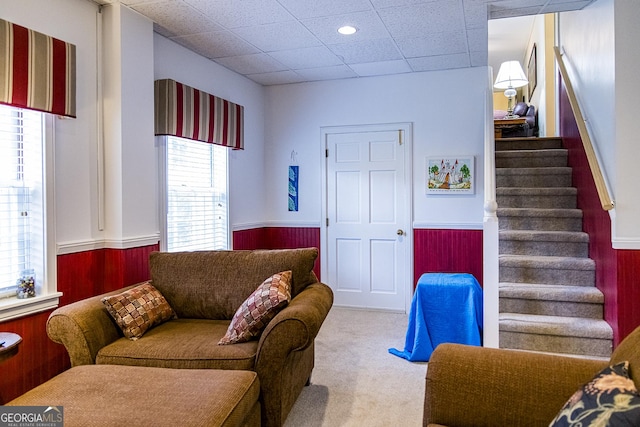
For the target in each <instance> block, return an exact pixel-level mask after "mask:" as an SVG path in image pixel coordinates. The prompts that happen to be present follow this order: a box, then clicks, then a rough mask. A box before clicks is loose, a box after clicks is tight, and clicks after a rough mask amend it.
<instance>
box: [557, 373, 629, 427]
mask: <svg viewBox="0 0 640 427" xmlns="http://www.w3.org/2000/svg"><path fill="white" fill-rule="evenodd" d="M561 426H580V427H588V426H602V427H606V426H640V394H638V390H637V389H636V386H635V384H634V383H633V381H632V380H631V378H629V362H626V361H625V362H621V363H618V364H616V365H614V366H609V367H607V368H605V369H603V370H602V371H601V372H600V373H598V375H596V376H595V378H594V379H592V380H591V381H590V382H589V383H587V384H586V385H584V386H583V387H582V388H581V389H580V390H578V391H577V392H575V393H574V394H573V396H571V398H570V399H569V401H568V402H567V403H566V404H565V405H564V407H563V408H562V410H561V411H560V413H559V414H558V415H557V416H556V418H555V419H554V420H553V421H552V422H551V424H549V427H561Z"/></svg>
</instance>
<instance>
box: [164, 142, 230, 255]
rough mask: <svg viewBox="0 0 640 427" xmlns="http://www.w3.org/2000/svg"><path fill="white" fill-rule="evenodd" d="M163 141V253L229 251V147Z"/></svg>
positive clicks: (204, 143)
mask: <svg viewBox="0 0 640 427" xmlns="http://www.w3.org/2000/svg"><path fill="white" fill-rule="evenodd" d="M164 140H165V142H166V143H165V145H166V150H164V151H165V153H164V158H165V167H164V168H161V170H164V171H165V174H166V177H165V179H163V181H162V182H166V188H165V197H164V199H165V212H164V213H165V215H163V218H162V221H161V222H164V223H165V226H164V227H163V228H164V232H163V239H162V245H163V250H167V251H169V252H176V251H193V250H213V249H228V248H229V226H228V211H229V210H228V197H227V150H228V148H226V147H222V146H219V145H215V144H209V143H206V142H200V141H192V140H189V139H183V138H177V137H173V136H167V137H164Z"/></svg>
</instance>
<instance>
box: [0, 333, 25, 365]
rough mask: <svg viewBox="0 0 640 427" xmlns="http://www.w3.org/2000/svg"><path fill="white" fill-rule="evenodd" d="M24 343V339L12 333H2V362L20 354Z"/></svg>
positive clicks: (0, 338)
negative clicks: (19, 350) (20, 348)
mask: <svg viewBox="0 0 640 427" xmlns="http://www.w3.org/2000/svg"><path fill="white" fill-rule="evenodd" d="M21 342H22V337H21V336H20V335H18V334H14V333H12V332H0V343H1V344H2V345H0V362H4V361H5V360H7V359H9V358H10V357H13V356H15V355H16V354H18V347H19V346H20V343H21Z"/></svg>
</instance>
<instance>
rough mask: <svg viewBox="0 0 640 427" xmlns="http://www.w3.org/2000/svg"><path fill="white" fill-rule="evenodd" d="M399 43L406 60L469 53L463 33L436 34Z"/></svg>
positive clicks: (399, 41)
mask: <svg viewBox="0 0 640 427" xmlns="http://www.w3.org/2000/svg"><path fill="white" fill-rule="evenodd" d="M397 43H398V47H399V48H400V51H401V52H402V54H403V55H404V56H405V57H406V58H415V57H418V56H433V55H445V54H451V53H463V52H466V51H467V40H466V39H465V36H464V33H463V32H446V33H436V34H430V35H429V36H428V37H415V38H409V39H398V40H397Z"/></svg>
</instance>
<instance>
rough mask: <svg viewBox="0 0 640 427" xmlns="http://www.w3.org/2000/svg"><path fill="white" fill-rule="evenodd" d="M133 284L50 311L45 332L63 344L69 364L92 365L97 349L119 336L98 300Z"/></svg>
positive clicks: (116, 328)
mask: <svg viewBox="0 0 640 427" xmlns="http://www.w3.org/2000/svg"><path fill="white" fill-rule="evenodd" d="M133 286H135V285H133ZM133 286H129V287H126V288H123V289H118V290H117V291H112V292H108V293H105V294H102V295H97V296H94V297H90V298H87V299H84V300H81V301H77V302H74V303H72V304H68V305H65V306H62V307H59V308H57V309H55V310H54V311H53V313H51V315H50V316H49V319H48V320H47V334H48V335H49V338H51V340H52V341H54V342H56V343H58V344H62V345H64V346H65V348H66V349H67V352H68V353H69V358H70V359H71V366H78V365H92V364H95V363H96V354H98V351H99V350H100V349H101V348H102V347H104V346H106V345H107V344H110V343H112V342H113V341H115V340H117V339H118V338H120V337H122V333H121V332H120V330H119V328H118V326H117V325H116V323H115V322H114V321H113V319H112V318H111V316H110V315H109V312H108V311H107V309H106V308H105V306H104V304H103V303H102V302H101V301H100V300H101V299H102V298H103V297H105V296H107V295H115V294H118V293H120V292H123V291H125V290H127V289H130V288H132V287H133Z"/></svg>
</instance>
